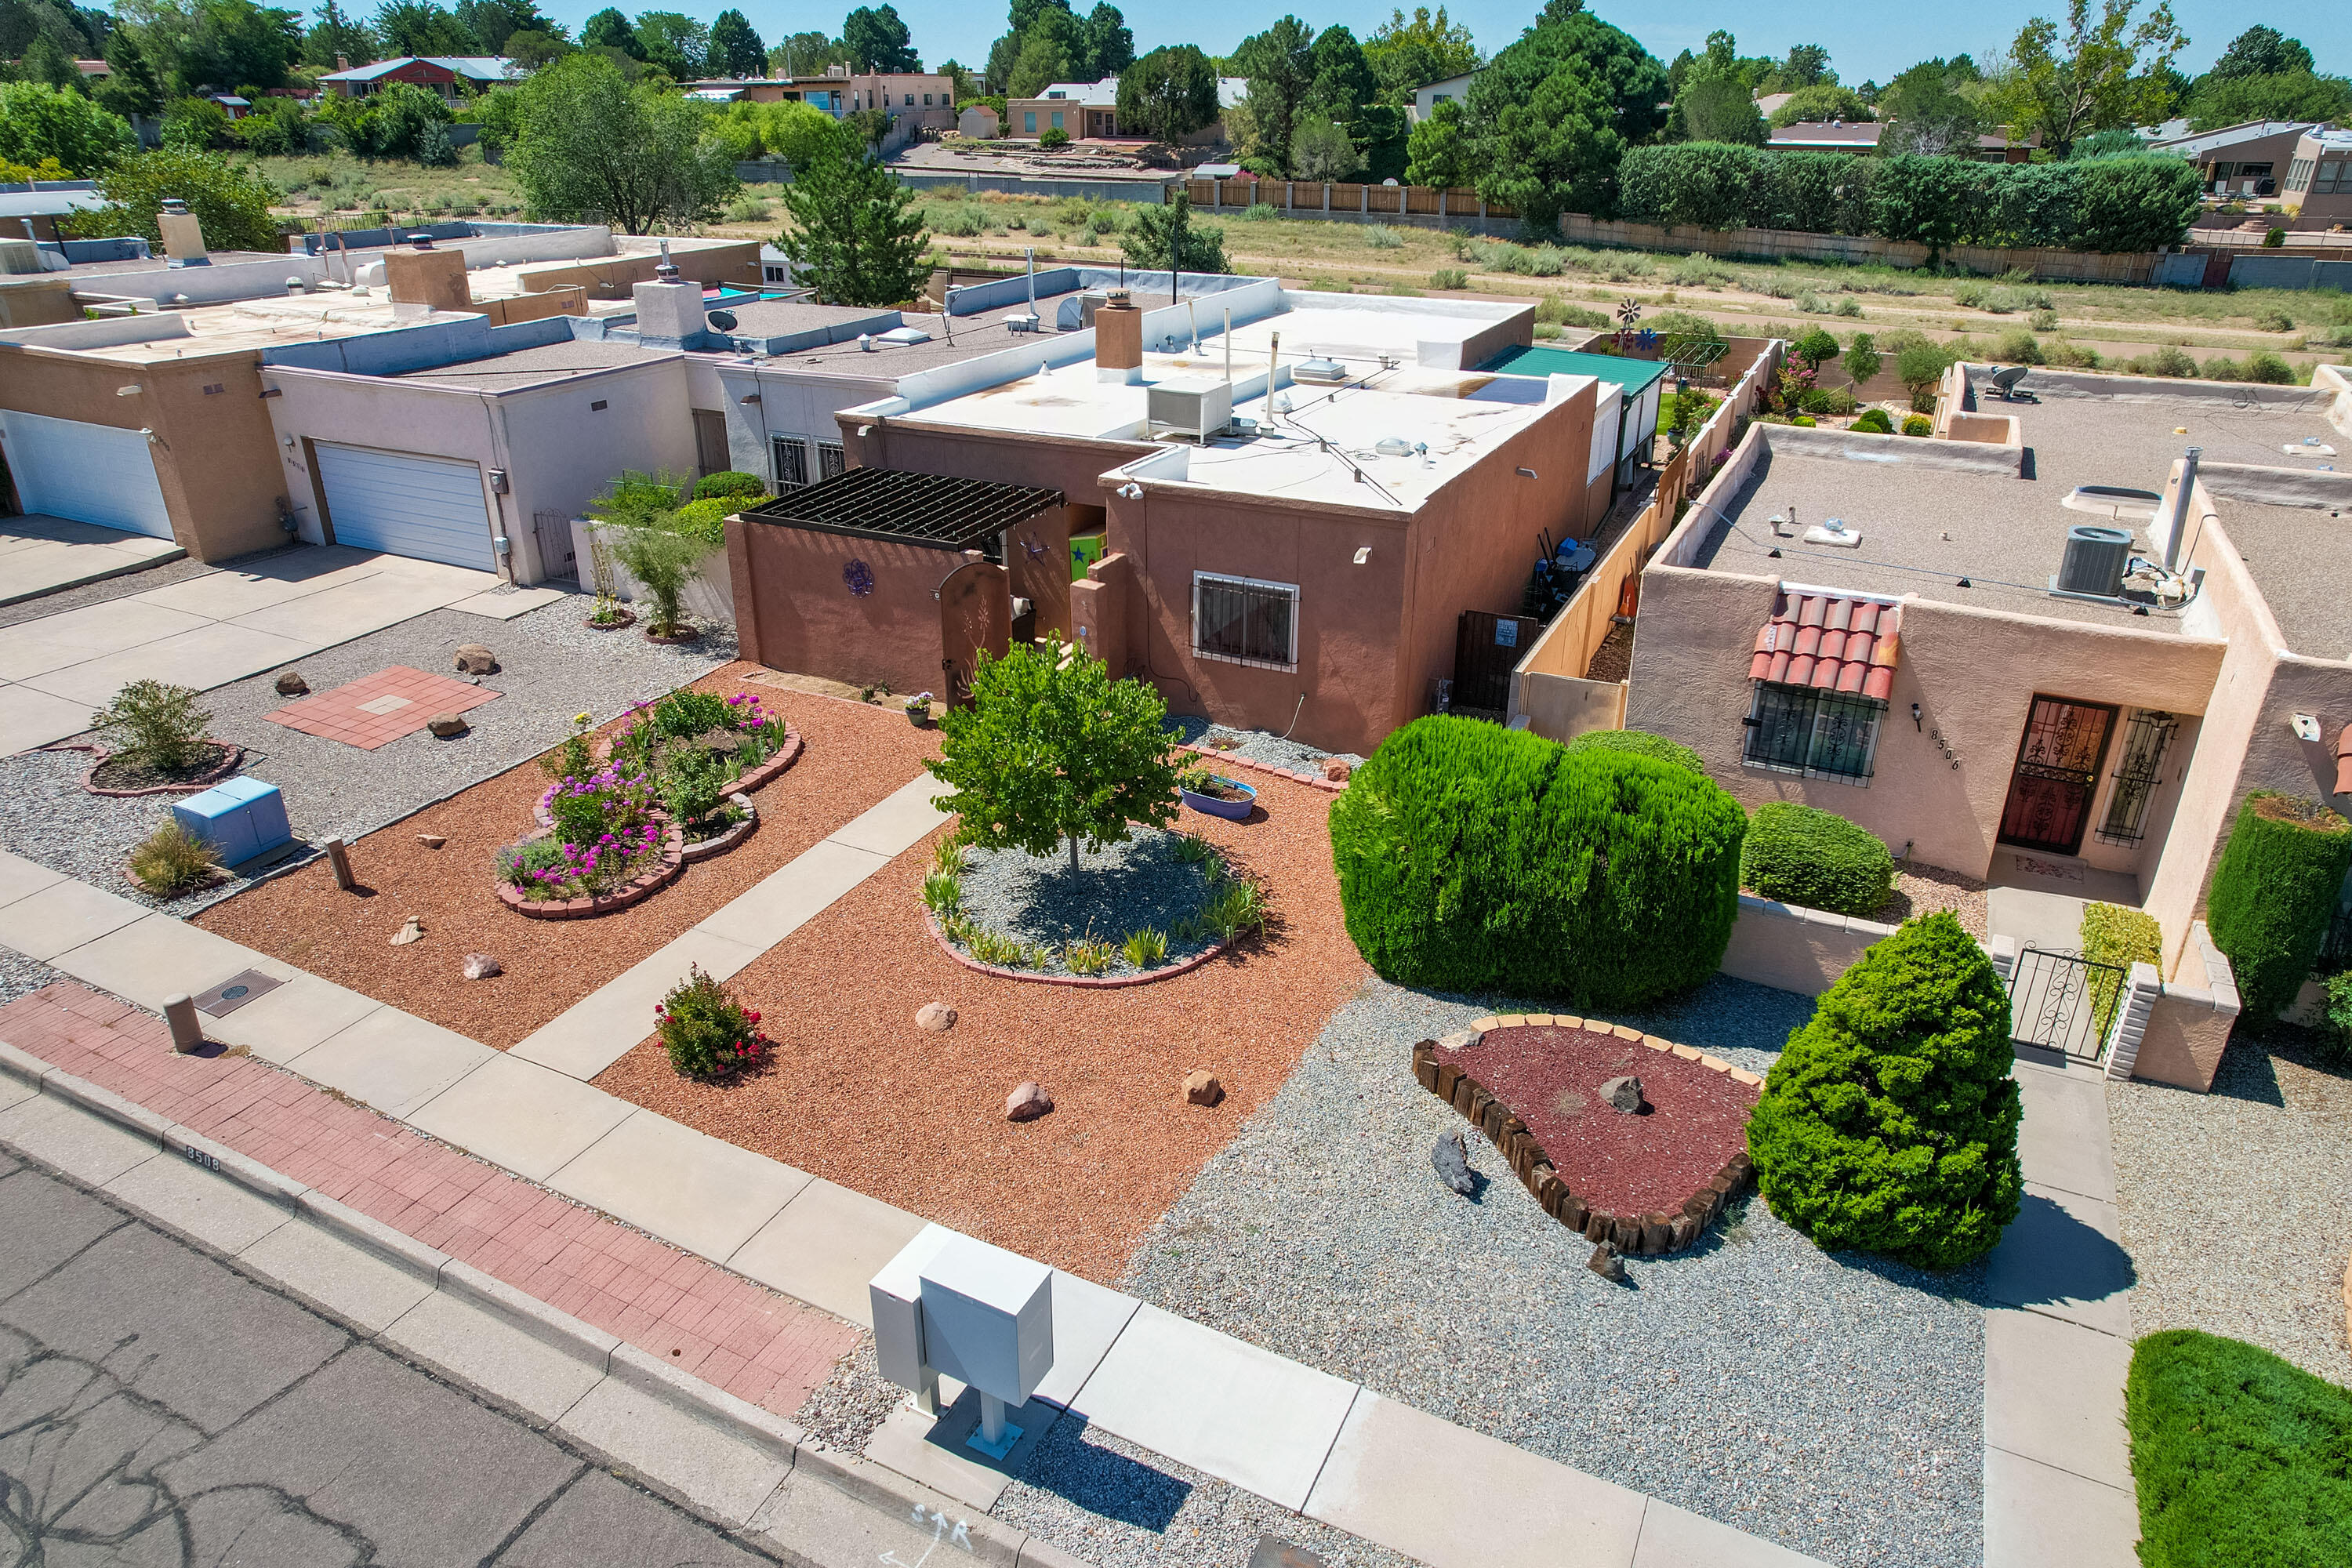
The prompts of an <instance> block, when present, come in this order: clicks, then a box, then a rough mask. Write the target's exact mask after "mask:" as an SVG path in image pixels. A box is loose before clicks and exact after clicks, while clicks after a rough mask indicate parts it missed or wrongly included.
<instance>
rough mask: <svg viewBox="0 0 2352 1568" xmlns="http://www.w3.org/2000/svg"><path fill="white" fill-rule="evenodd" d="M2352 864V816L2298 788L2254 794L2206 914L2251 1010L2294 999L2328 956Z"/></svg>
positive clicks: (2261, 1014)
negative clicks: (2323, 949)
mask: <svg viewBox="0 0 2352 1568" xmlns="http://www.w3.org/2000/svg"><path fill="white" fill-rule="evenodd" d="M2347 868H2352V822H2347V821H2346V820H2345V819H2344V818H2343V817H2341V816H2337V815H2336V813H2335V812H2333V811H2330V810H2329V809H2328V808H2327V807H2326V806H2324V805H2319V804H2317V803H2316V802H2314V801H2308V800H2299V799H2297V798H2295V797H2294V796H2293V795H2272V794H2268V793H2262V792H2258V793H2256V794H2254V795H2249V796H2248V797H2247V799H2246V804H2245V805H2244V806H2243V807H2242V808H2241V809H2240V810H2239V812H2238V823H2237V826H2234V827H2232V828H2231V830H2230V842H2229V844H2228V845H2227V846H2226V847H2223V849H2222V851H2221V863H2220V864H2219V865H2217V866H2215V867H2214V868H2213V887H2212V890H2211V891H2210V893H2209V894H2207V896H2206V901H2205V923H2206V924H2207V926H2208V927H2210V929H2211V931H2212V932H2213V945H2215V946H2216V947H2218V948H2220V949H2221V951H2222V952H2225V953H2227V954H2228V955H2229V958H2230V968H2231V971H2232V972H2233V973H2235V975H2236V976H2237V981H2238V990H2239V992H2240V994H2242V996H2243V997H2244V998H2245V1004H2246V1016H2248V1017H2250V1018H2268V1017H2271V1016H2274V1015H2275V1014H2276V1013H2277V1012H2278V1010H2279V1009H2280V1008H2282V1007H2284V1006H2285V1005H2287V1004H2288V1003H2290V1002H2292V1001H2294V994H2295V993H2296V992H2297V991H2298V990H2300V989H2301V988H2302V986H2303V983H2304V981H2305V979H2306V978H2308V977H2309V975H2310V973H2311V970H2312V965H2313V964H2315V963H2317V962H2318V961H2319V949H2320V946H2321V944H2322V943H2323V942H2326V940H2327V922H2328V920H2329V917H2330V916H2331V915H2333V914H2334V912H2335V910H2336V892H2337V890H2338V889H2341V888H2342V887H2343V886H2344V874H2345V871H2346V870H2347Z"/></svg>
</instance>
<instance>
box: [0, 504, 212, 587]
mask: <svg viewBox="0 0 2352 1568" xmlns="http://www.w3.org/2000/svg"><path fill="white" fill-rule="evenodd" d="M186 553H187V552H186V551H184V550H183V549H181V548H180V547H179V546H178V545H177V544H175V543H173V542H172V541H170V540H168V539H151V538H149V537H148V536H147V535H145V534H143V533H125V532H124V531H122V530H121V529H119V528H100V527H99V526H98V525H97V524H96V523H91V522H72V521H68V520H66V519H65V518H62V517H43V516H40V515H38V514H35V515H31V516H26V517H7V518H0V605H13V604H16V603H17V602H18V601H19V600H23V599H33V598H38V597H39V596H40V595H43V594H54V593H56V592H58V590H59V589H61V588H79V587H80V586H81V585H82V584H84V583H96V582H100V581H102V580H104V579H105V578H108V577H119V576H121V575H122V574H124V573H126V572H136V571H138V570H140V569H141V568H142V567H146V566H153V565H156V564H158V563H162V562H165V561H177V560H178V559H179V558H180V557H181V556H183V555H185V554H186Z"/></svg>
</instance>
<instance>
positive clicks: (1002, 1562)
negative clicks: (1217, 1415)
mask: <svg viewBox="0 0 2352 1568" xmlns="http://www.w3.org/2000/svg"><path fill="white" fill-rule="evenodd" d="M0 1073H5V1074H6V1075H8V1076H10V1077H13V1078H16V1079H20V1080H22V1081H24V1082H26V1083H27V1084H30V1085H31V1086H32V1087H33V1088H34V1089H37V1090H38V1091H39V1092H40V1093H42V1094H45V1095H54V1096H55V1097H56V1098H58V1099H59V1100H65V1101H67V1102H68V1104H72V1105H75V1106H79V1108H80V1109H82V1110H87V1111H89V1112H90V1113H91V1114H93V1115H96V1116H99V1117H101V1118H103V1119H104V1120H106V1121H111V1122H113V1123H115V1124H116V1125H117V1126H120V1127H122V1128H124V1129H126V1130H127V1131H131V1132H134V1133H136V1134H138V1135H139V1136H140V1137H142V1138H145V1139H152V1140H153V1141H154V1142H155V1144H156V1147H157V1149H158V1150H159V1151H161V1152H166V1153H168V1152H175V1151H176V1152H187V1151H188V1150H195V1151H197V1152H200V1153H202V1154H204V1155H205V1156H207V1158H205V1159H204V1160H201V1161H198V1162H196V1163H202V1164H205V1166H206V1167H207V1168H208V1169H211V1170H212V1171H213V1172H214V1173H215V1174H217V1175H219V1176H221V1177H222V1178H223V1179H225V1180H226V1181H229V1182H231V1183H233V1184H236V1185H238V1186H241V1187H244V1188H246V1189H247V1190H248V1191H251V1192H254V1193H257V1194H259V1195H260V1196H262V1197H265V1198H267V1199H268V1200H270V1201H271V1202H273V1203H275V1204H278V1205H281V1206H283V1207H285V1208H287V1209H289V1210H290V1211H291V1212H292V1213H293V1215H295V1217H297V1218H300V1219H306V1220H308V1221H310V1223H311V1224H313V1225H316V1226H319V1227H320V1229H321V1230H325V1231H328V1232H330V1233H331V1234H333V1235H335V1236H337V1237H341V1239H343V1240H345V1241H347V1242H349V1243H351V1244H352V1245H353V1246H355V1247H360V1248H361V1249H362V1250H363V1251H365V1252H368V1253H370V1254H372V1255H373V1256H375V1257H377V1258H382V1259H383V1260H384V1261H385V1262H387V1263H390V1264H392V1265H393V1266H394V1267H395V1268H400V1269H402V1270H403V1271H404V1272H406V1273H408V1274H411V1275H413V1276H415V1278H416V1279H418V1280H419V1281H420V1282H423V1283H426V1284H430V1285H431V1286H432V1287H433V1288H434V1289H436V1290H438V1291H446V1292H447V1293H448V1294H450V1295H452V1296H455V1297H457V1298H459V1299H460V1300H466V1301H467V1302H469V1303H470V1304H472V1305H474V1306H478V1307H480V1308H482V1309H484V1310H488V1311H492V1312H496V1313H498V1314H499V1316H501V1317H503V1318H505V1319H507V1320H508V1321H509V1322H511V1323H512V1324H513V1325H514V1326H515V1327H516V1328H518V1329H520V1330H521V1331H523V1332H524V1333H526V1334H529V1335H530V1336H531V1337H532V1338H533V1339H536V1340H538V1341H539V1342H541V1343H542V1344H545V1345H547V1346H548V1347H549V1348H551V1349H552V1350H555V1351H558V1352H562V1353H563V1354H566V1355H569V1356H572V1357H573V1358H574V1359H576V1360H578V1361H580V1362H582V1363H585V1364H586V1365H588V1366H591V1367H593V1368H595V1369H596V1370H597V1371H599V1372H601V1373H604V1374H605V1375H607V1376H611V1377H614V1378H618V1379H619V1380H620V1381H621V1382H623V1383H625V1384H628V1385H630V1386H631V1387H633V1388H635V1389H637V1390H638V1391H639V1392H641V1393H643V1394H648V1395H650V1396H651V1397H653V1398H656V1399H658V1400H660V1401H662V1402H663V1403H665V1404H667V1405H671V1406H672V1407H674V1408H676V1409H678V1410H680V1411H681V1412H682V1413H683V1414H685V1415H688V1416H690V1417H692V1418H694V1419H696V1420H698V1421H701V1422H702V1423H704V1424H705V1425H706V1426H716V1427H718V1428H719V1430H721V1431H722V1432H725V1433H727V1434H729V1435H730V1436H735V1437H738V1438H740V1439H741V1440H742V1441H744V1442H746V1443H749V1444H750V1445H751V1446H752V1447H756V1448H758V1449H760V1450H761V1451H762V1452H764V1453H766V1454H768V1455H769V1456H770V1457H771V1458H773V1459H775V1460H776V1461H777V1462H778V1463H780V1464H782V1466H784V1467H785V1473H786V1475H787V1476H790V1475H792V1474H794V1473H797V1472H798V1471H800V1470H802V1469H803V1468H805V1469H808V1470H811V1471H814V1472H815V1473H816V1474H817V1476H818V1477H819V1478H820V1479H823V1480H824V1482H825V1483H826V1484H827V1485H830V1486H832V1487H834V1488H835V1489H836V1490H839V1491H842V1492H845V1493H847V1494H848V1495H849V1496H851V1497H853V1498H855V1499H856V1500H859V1501H861V1502H865V1503H867V1504H869V1505H875V1506H879V1507H881V1508H884V1509H886V1510H895V1511H898V1512H901V1513H907V1512H912V1513H914V1514H916V1515H917V1516H920V1515H921V1514H922V1513H924V1512H925V1511H927V1510H929V1511H935V1512H940V1513H948V1512H955V1513H959V1514H961V1513H963V1512H964V1511H965V1505H963V1504H961V1503H957V1502H956V1501H954V1500H952V1499H950V1498H948V1497H946V1496H945V1495H943V1494H941V1493H939V1492H934V1491H932V1490H931V1489H929V1488H928V1487H925V1486H923V1485H921V1484H920V1483H919V1482H918V1481H916V1480H914V1479H911V1478H910V1477H908V1476H903V1475H900V1474H899V1473H898V1471H896V1470H893V1469H891V1468H888V1467H887V1466H883V1465H877V1464H876V1463H874V1462H873V1461H872V1460H870V1459H867V1458H863V1457H861V1456H858V1455H855V1454H840V1453H835V1452H834V1451H833V1450H831V1449H829V1448H825V1447H821V1446H819V1445H817V1444H815V1443H814V1442H812V1441H810V1439H809V1436H808V1434H807V1433H805V1432H803V1430H802V1429H801V1428H800V1427H798V1426H794V1425H793V1423H792V1422H791V1421H789V1420H787V1419H785V1418H784V1417H783V1416H781V1415H776V1414H775V1413H774V1412H773V1411H771V1410H765V1409H762V1408H761V1407H760V1406H759V1405H753V1404H751V1402H750V1401H748V1400H743V1399H738V1398H737V1397H736V1396H735V1395H733V1394H729V1393H727V1392H726V1391H725V1390H723V1389H719V1388H716V1387H713V1386H712V1385H711V1384H708V1383H705V1382H703V1381H702V1380H701V1379H700V1378H698V1377H695V1376H693V1375H692V1374H691V1373H683V1372H680V1371H678V1370H677V1368H675V1367H672V1366H670V1365H669V1364H667V1363H665V1362H663V1361H662V1360H660V1359H659V1358H658V1357H656V1356H654V1355H651V1354H649V1353H648V1352H645V1351H643V1350H640V1349H638V1348H637V1347H636V1346H635V1345H632V1344H630V1343H628V1342H626V1341H624V1340H622V1339H620V1338H618V1337H617V1336H615V1335H613V1334H610V1333H607V1332H605V1331H604V1330H602V1329H599V1328H597V1327H595V1326H594V1325H593V1324H590V1323H584V1322H583V1321H580V1320H579V1319H577V1318H575V1317H573V1316H572V1314H571V1313H569V1312H565V1311H562V1310H559V1309H557V1308H555V1307H551V1306H549V1305H548V1304H547V1303H546V1302H544V1301H541V1300H539V1299H538V1298H537V1297H535V1296H532V1295H530V1293H529V1292H527V1291H524V1290H520V1289H516V1288H515V1287H514V1286H511V1285H509V1284H508V1283H507V1282H506V1281H504V1280H502V1279H493V1278H492V1277H491V1276H489V1275H488V1274H485V1273H484V1272H482V1271H481V1270H480V1269H478V1268H474V1267H473V1266H472V1265H470V1264H467V1263H465V1262H462V1261H460V1260H459V1259H457V1258H452V1257H450V1256H449V1255H448V1254H447V1253H446V1252H443V1251H441V1250H440V1249H439V1248H437V1247H427V1246H425V1244H424V1243H423V1242H421V1241H418V1240H416V1239H415V1237H410V1236H407V1235H405V1234H404V1233H402V1232H400V1231H396V1230H394V1229H393V1228H392V1227H391V1226H387V1225H385V1224H383V1222H382V1221H380V1220H375V1219H371V1218H370V1217H368V1216H367V1215H363V1214H361V1213H359V1212H358V1211H357V1210H355V1209H352V1208H351V1207H350V1206H348V1205H344V1204H341V1203H339V1202H337V1201H336V1200H335V1199H333V1198H331V1197H328V1196H327V1195H326V1194H323V1193H320V1192H317V1191H315V1190H313V1189H311V1188H310V1187H307V1186H304V1185H302V1184H300V1183H299V1182H296V1181H294V1180H292V1179H291V1178H290V1177H288V1176H284V1175H281V1174H280V1173H278V1172H276V1171H273V1170H270V1169H269V1168H268V1166H266V1165H263V1164H261V1163H259V1162H257V1161H256V1160H253V1159H252V1158H250V1157H249V1156H247V1155H244V1154H240V1153H238V1152H236V1151H235V1150H232V1149H226V1148H223V1147H222V1146H221V1145H219V1144H217V1143H215V1142H213V1141H212V1140H210V1139H208V1138H205V1137H204V1136H203V1135H202V1134H200V1133H196V1132H193V1131H189V1130H188V1129H186V1128H184V1127H182V1126H180V1125H179V1124H178V1123H176V1122H173V1121H168V1120H166V1119H165V1118H163V1117H162V1116H159V1115H157V1114H156V1113H155V1112H153V1111H152V1110H147V1109H146V1108H145V1107H144V1106H141V1105H136V1104H133V1103H132V1102H131V1101H130V1100H125V1099H124V1098H123V1097H122V1096H121V1095H119V1094H116V1093H114V1092H113V1091H112V1090H110V1089H103V1088H100V1086H99V1085H97V1084H94V1083H90V1082H89V1081H88V1080H86V1079H79V1078H77V1077H75V1076H74V1075H73V1074H71V1073H69V1072H67V1071H65V1070H64V1069H63V1068H58V1067H53V1066H51V1065H50V1064H49V1063H47V1062H45V1061H43V1060H41V1059H40V1058H37V1057H35V1056H33V1055H32V1054H30V1053H29V1052H26V1051H24V1050H21V1049H19V1048H18V1047H15V1046H12V1045H9V1044H8V1043H6V1042H5V1041H0ZM106 1195H107V1197H108V1199H109V1201H110V1202H113V1203H116V1204H120V1205H122V1206H123V1207H125V1208H129V1209H134V1210H137V1211H138V1212H139V1213H141V1214H142V1215H147V1218H148V1219H149V1221H150V1222H151V1223H152V1224H156V1225H160V1226H164V1228H166V1229H168V1230H170V1231H171V1232H172V1233H173V1235H183V1234H184V1231H183V1229H182V1227H181V1226H176V1225H173V1224H171V1223H170V1222H168V1221H165V1220H163V1219H161V1218H159V1217H158V1216H156V1215H149V1214H147V1211H146V1210H145V1209H144V1208H142V1206H141V1205H138V1204H136V1203H132V1202H131V1201H130V1200H129V1199H127V1198H124V1197H122V1196H121V1195H120V1194H114V1193H108V1194H106ZM192 1241H193V1245H195V1246H197V1247H201V1248H202V1249H203V1250H205V1251H206V1252H209V1253H212V1254H213V1255H214V1256H215V1257H220V1258H225V1259H226V1261H227V1262H228V1263H230V1264H231V1265H232V1266H234V1267H236V1268H242V1269H245V1270H247V1271H248V1272H256V1271H257V1266H256V1265H255V1264H253V1263H251V1262H248V1261H247V1260H245V1259H243V1258H239V1257H237V1256H236V1255H234V1254H227V1253H223V1252H222V1251H221V1249H220V1248H219V1247H216V1246H215V1245H213V1244H211V1243H209V1242H205V1241H202V1240H193V1238H192ZM352 1332H354V1333H357V1334H359V1335H360V1336H361V1337H362V1339H367V1340H371V1341H372V1340H373V1339H375V1338H376V1337H377V1336H376V1335H375V1334H374V1333H372V1332H370V1331H366V1330H364V1329H362V1328H360V1327H358V1326H356V1325H352ZM445 1375H446V1373H445ZM457 1381H459V1382H465V1381H467V1380H465V1379H463V1378H459V1379H457ZM494 1403H496V1401H495V1400H494ZM631 1468H632V1469H633V1470H634V1471H635V1473H637V1474H638V1475H639V1477H640V1479H643V1480H644V1481H645V1482H646V1484H647V1485H649V1486H651V1487H653V1489H655V1490H656V1491H659V1492H662V1493H663V1495H665V1496H670V1497H672V1499H673V1500H677V1499H676V1497H675V1496H674V1495H673V1494H674V1493H675V1492H676V1490H677V1489H676V1488H675V1487H673V1486H671V1485H669V1484H667V1483H666V1482H664V1481H663V1480H662V1479H661V1478H658V1477H654V1476H650V1475H646V1474H645V1473H644V1472H643V1470H642V1468H639V1467H631ZM688 1507H689V1510H690V1511H694V1512H697V1513H701V1512H703V1511H704V1510H699V1509H692V1508H691V1505H688ZM969 1524H970V1535H969V1539H970V1540H971V1542H972V1544H973V1549H974V1555H976V1556H977V1557H979V1558H980V1559H981V1560H982V1562H985V1563H991V1564H993V1565H995V1568H1089V1565H1088V1564H1087V1563H1086V1562H1085V1561H1084V1560H1083V1559H1080V1558H1076V1557H1073V1556H1070V1555H1069V1554H1068V1553H1066V1552H1063V1551H1062V1550H1061V1549H1059V1548H1058V1547H1055V1546H1053V1545H1051V1544H1050V1543H1048V1542H1043V1541H1036V1540H1033V1539H1031V1538H1030V1536H1029V1535H1028V1533H1027V1532H1026V1531H1022V1530H1019V1529H1016V1528H1014V1527H1013V1526H1010V1525H1007V1524H1005V1523H1004V1522H1003V1521H1000V1520H997V1519H995V1518H993V1517H992V1516H991V1515H988V1514H985V1513H983V1514H981V1515H979V1516H978V1517H977V1518H972V1519H971V1520H970V1521H969ZM730 1528H733V1527H731V1526H730Z"/></svg>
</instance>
